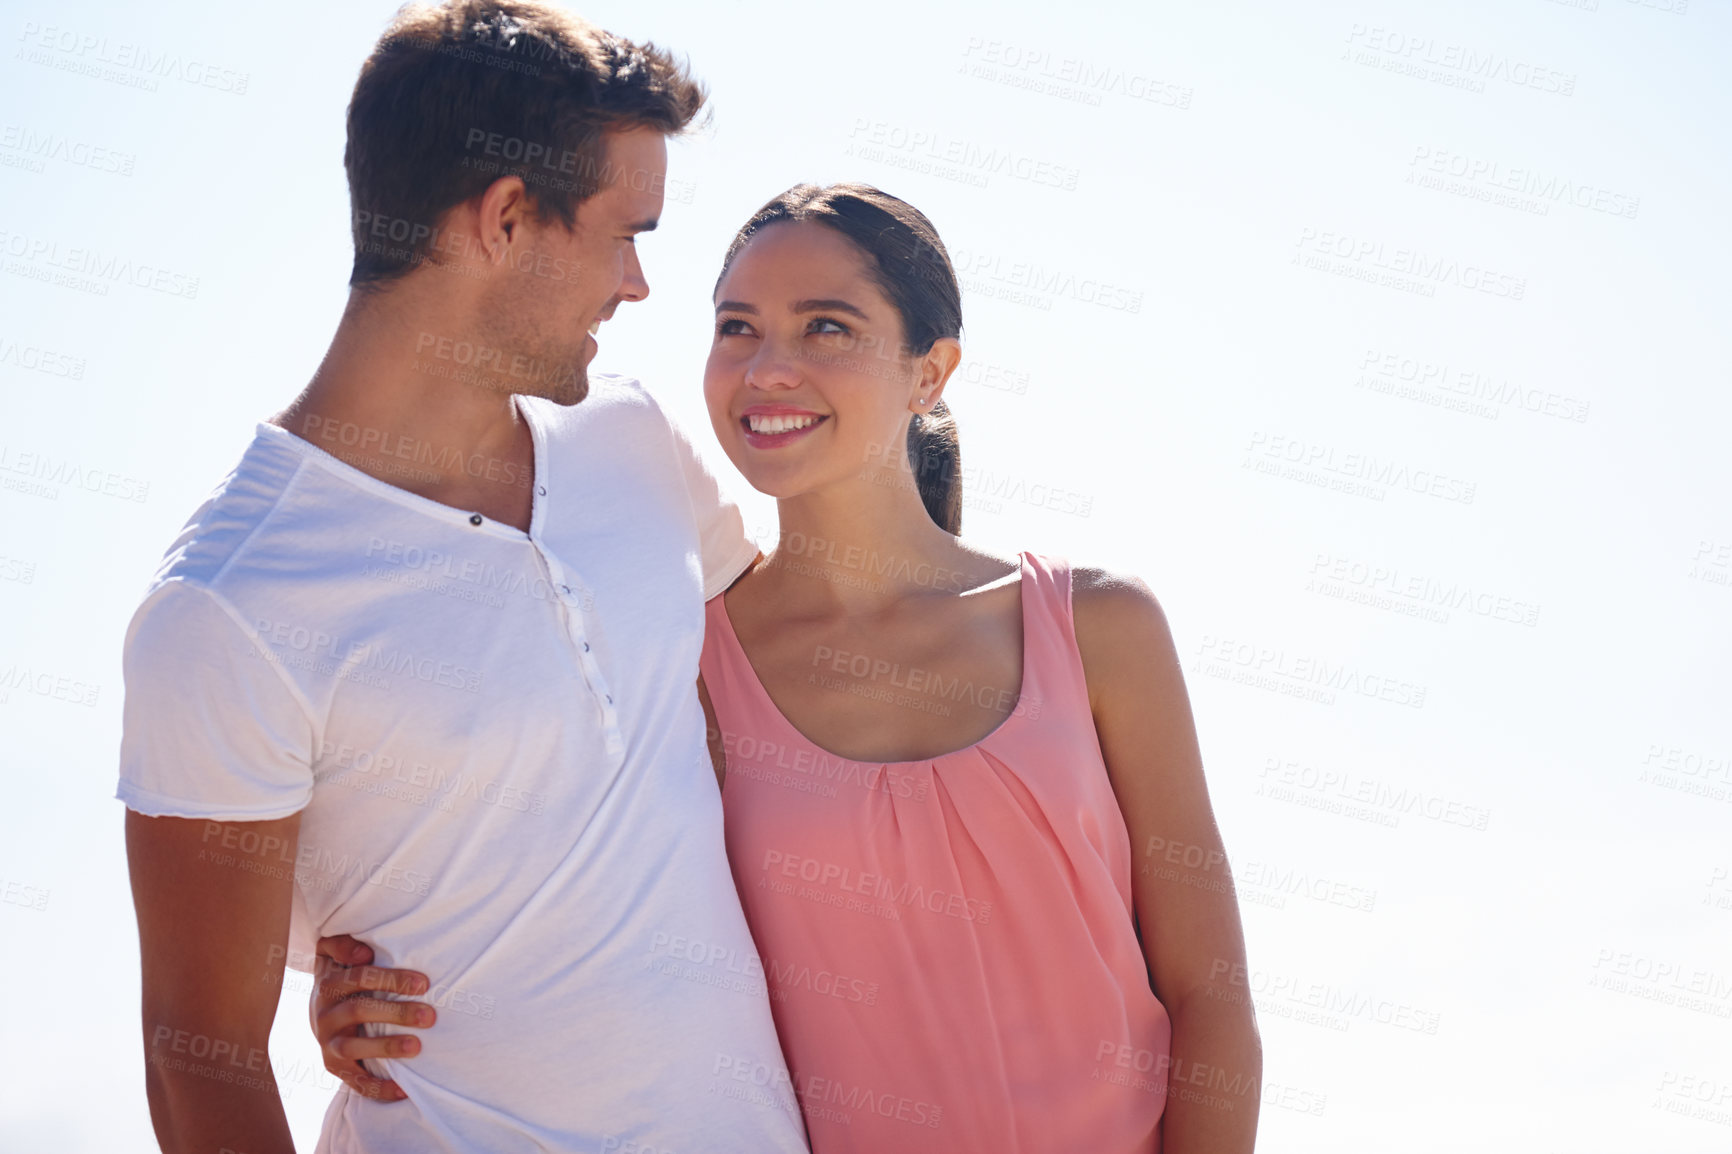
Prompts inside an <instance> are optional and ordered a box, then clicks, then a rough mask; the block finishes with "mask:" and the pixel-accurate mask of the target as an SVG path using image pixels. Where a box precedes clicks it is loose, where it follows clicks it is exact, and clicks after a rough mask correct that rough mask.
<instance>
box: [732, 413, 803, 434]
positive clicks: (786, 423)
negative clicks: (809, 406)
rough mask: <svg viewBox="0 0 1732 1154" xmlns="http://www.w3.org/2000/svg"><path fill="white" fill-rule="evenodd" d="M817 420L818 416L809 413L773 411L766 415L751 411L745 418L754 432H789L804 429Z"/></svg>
mask: <svg viewBox="0 0 1732 1154" xmlns="http://www.w3.org/2000/svg"><path fill="white" fill-rule="evenodd" d="M818 420H819V418H818V417H817V416H815V415H813V414H811V413H804V414H800V415H798V416H796V415H794V414H791V413H787V414H785V413H775V414H772V415H768V416H766V415H764V414H762V413H753V414H752V415H751V416H749V417H747V418H746V424H747V426H748V427H749V428H750V429H751V430H752V432H754V433H791V432H793V431H794V430H795V429H804V428H806V427H807V426H808V425H815V424H817V423H818Z"/></svg>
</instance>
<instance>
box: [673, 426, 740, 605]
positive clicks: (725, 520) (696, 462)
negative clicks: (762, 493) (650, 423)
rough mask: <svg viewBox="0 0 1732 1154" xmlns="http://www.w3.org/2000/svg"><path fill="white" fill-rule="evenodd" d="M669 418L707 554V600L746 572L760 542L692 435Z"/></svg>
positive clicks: (699, 540)
mask: <svg viewBox="0 0 1732 1154" xmlns="http://www.w3.org/2000/svg"><path fill="white" fill-rule="evenodd" d="M664 416H665V413H664ZM667 421H668V427H669V429H671V430H672V431H673V438H674V455H675V456H677V457H678V458H679V462H680V470H681V472H683V473H684V474H685V479H686V492H687V494H689V495H690V497H691V502H692V517H693V518H694V519H695V520H696V521H697V525H698V545H699V548H700V549H701V550H702V551H703V556H704V600H705V601H708V600H709V599H710V598H712V597H714V596H715V595H716V594H718V593H721V592H722V591H723V590H725V589H727V587H728V586H730V585H732V584H733V583H734V578H736V577H738V576H739V575H740V574H741V573H743V572H745V570H746V566H748V565H750V564H751V563H752V558H754V557H756V556H757V555H758V545H757V543H756V542H755V541H753V540H752V539H751V538H750V537H748V536H747V535H746V520H745V518H744V517H742V516H741V515H740V507H739V506H738V505H736V504H734V503H733V502H732V501H730V500H728V498H727V496H726V494H724V493H723V492H722V488H721V485H720V484H719V483H718V482H717V481H716V478H715V475H714V474H712V473H711V472H710V471H709V469H708V468H706V467H705V465H704V462H703V459H702V458H700V457H699V456H698V452H697V449H696V448H694V447H693V445H692V442H691V438H689V437H687V436H686V433H685V430H684V429H682V428H680V426H679V424H678V423H677V422H676V421H674V420H673V419H672V418H671V417H669V418H667Z"/></svg>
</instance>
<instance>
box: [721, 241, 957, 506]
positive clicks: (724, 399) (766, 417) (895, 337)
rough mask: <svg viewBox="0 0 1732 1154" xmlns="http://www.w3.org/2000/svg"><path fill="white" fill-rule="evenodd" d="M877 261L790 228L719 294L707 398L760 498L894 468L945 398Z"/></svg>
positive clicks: (759, 247) (745, 255)
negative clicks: (910, 346) (906, 343)
mask: <svg viewBox="0 0 1732 1154" xmlns="http://www.w3.org/2000/svg"><path fill="white" fill-rule="evenodd" d="M869 260H870V258H869V257H868V256H867V255H866V254H864V253H862V252H861V251H860V250H859V249H858V248H856V247H855V245H854V243H853V242H852V241H850V240H849V239H848V238H847V237H845V236H843V235H842V234H841V233H839V232H837V231H835V230H834V229H831V228H827V227H825V226H824V225H820V224H813V223H810V222H802V223H792V222H782V223H778V224H773V225H770V226H768V227H766V228H764V229H762V230H761V231H759V233H758V234H757V235H756V236H755V237H753V238H752V240H751V241H750V242H748V243H747V245H746V247H745V248H743V249H741V250H740V251H739V253H737V254H736V255H735V257H734V263H733V265H732V267H730V268H729V269H728V273H727V275H726V276H725V277H724V278H723V279H722V283H721V284H720V286H718V288H717V289H716V327H715V332H714V342H713V343H712V345H711V346H710V359H709V362H708V364H707V365H706V366H705V368H704V399H705V401H706V403H707V404H708V405H709V409H710V423H711V424H712V425H713V426H714V427H715V431H716V437H717V439H718V440H720V441H721V443H722V448H723V449H724V450H726V451H727V454H728V458H729V459H730V460H732V461H733V462H734V466H735V468H737V469H739V470H740V473H741V474H742V475H743V476H744V477H745V478H746V480H747V481H748V482H750V483H751V485H752V487H753V488H755V489H757V490H759V491H760V492H763V493H768V494H769V495H771V496H773V497H793V496H798V495H799V494H801V493H807V492H811V491H813V490H815V489H819V488H822V487H825V486H828V485H831V484H834V483H837V482H844V481H849V480H852V479H857V478H862V477H863V475H871V474H874V473H877V472H879V471H880V470H881V469H883V468H884V467H885V466H888V467H890V468H891V469H895V468H897V467H898V466H900V464H901V461H902V458H903V456H904V452H905V450H904V444H905V438H906V436H907V427H908V419H909V416H910V414H912V413H917V412H924V411H926V410H928V409H930V407H931V403H935V402H936V400H937V396H938V391H939V390H938V389H936V388H934V387H932V382H931V381H930V380H923V375H925V376H930V374H923V361H924V360H925V359H926V358H922V357H911V356H908V355H906V354H905V353H904V352H903V348H902V320H901V317H900V315H899V314H898V313H897V311H896V308H895V306H894V305H892V304H891V303H890V301H889V300H888V299H887V298H886V297H885V296H884V294H883V292H882V291H881V290H880V289H879V288H878V286H877V285H876V284H875V283H874V282H873V280H872V277H871V274H870V273H869V272H868V267H869V266H868V261H869ZM921 398H929V403H928V404H926V405H921V404H920V403H919V401H920V399H921Z"/></svg>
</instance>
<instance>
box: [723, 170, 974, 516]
mask: <svg viewBox="0 0 1732 1154" xmlns="http://www.w3.org/2000/svg"><path fill="white" fill-rule="evenodd" d="M782 221H792V222H796V223H798V222H801V221H811V222H812V223H814V224H821V225H823V226H824V227H825V228H832V229H835V230H836V231H837V232H839V233H841V234H842V235H843V236H845V237H847V238H848V239H849V240H851V241H853V242H854V245H855V247H856V248H858V249H859V250H860V251H861V252H862V253H864V254H865V255H866V257H867V258H868V263H869V264H870V265H871V269H872V279H873V280H874V281H875V282H876V283H877V285H878V287H879V289H880V290H882V291H883V293H884V295H885V296H886V297H888V298H890V303H891V304H892V305H894V306H896V311H897V313H898V314H900V315H901V317H902V351H903V353H904V354H906V355H909V356H922V355H924V354H925V353H927V352H928V351H930V350H931V348H932V344H933V342H934V341H936V340H938V339H939V338H940V337H951V338H958V337H960V336H961V335H962V290H961V288H960V287H959V286H958V285H957V283H956V270H955V269H954V268H953V267H951V264H950V254H949V253H948V252H946V251H945V250H944V242H943V241H941V240H939V239H938V230H937V229H935V228H933V227H932V222H931V221H930V220H927V219H926V215H925V214H924V213H922V212H921V211H920V210H919V209H917V208H915V207H914V206H913V205H911V204H909V203H908V202H907V201H905V200H899V199H898V198H896V197H894V196H891V195H890V194H889V193H887V192H884V191H882V190H881V189H877V188H873V187H872V186H871V185H869V184H855V183H846V184H831V185H817V184H796V185H795V186H794V187H793V188H790V189H789V190H788V191H786V192H784V193H782V194H781V195H780V196H778V197H775V198H774V199H772V200H771V201H770V202H769V203H768V204H766V205H764V207H763V208H760V209H759V210H758V211H757V212H755V213H753V214H752V219H750V220H748V221H747V222H746V223H745V225H744V226H742V227H741V229H740V231H739V232H738V233H736V234H734V240H733V243H731V244H730V245H728V252H727V255H726V256H724V257H723V258H722V272H721V276H718V277H717V278H716V287H717V288H718V289H720V288H721V283H722V277H725V276H727V275H728V267H729V266H730V265H732V264H733V263H734V257H736V256H738V255H739V252H740V250H741V249H742V248H744V247H745V246H746V244H747V242H748V241H750V240H751V239H752V237H754V236H755V235H757V233H758V231H759V230H760V229H763V228H766V227H768V226H770V225H772V224H779V223H781V222H782ZM908 464H909V467H910V468H911V469H912V470H913V472H914V483H915V485H917V486H918V487H919V489H920V500H921V503H922V504H924V505H925V506H926V511H927V512H928V513H930V514H931V515H932V519H933V520H934V521H936V522H938V525H939V527H940V528H942V529H944V530H945V531H946V532H949V533H961V532H962V448H961V445H960V444H959V443H958V441H957V436H956V419H955V418H954V417H952V416H951V415H950V409H949V408H948V407H947V406H946V405H945V404H944V402H943V401H939V402H938V403H937V404H936V405H934V406H933V407H932V412H930V413H927V414H924V415H922V414H920V413H916V414H915V415H914V418H913V420H911V421H910V422H909V423H908Z"/></svg>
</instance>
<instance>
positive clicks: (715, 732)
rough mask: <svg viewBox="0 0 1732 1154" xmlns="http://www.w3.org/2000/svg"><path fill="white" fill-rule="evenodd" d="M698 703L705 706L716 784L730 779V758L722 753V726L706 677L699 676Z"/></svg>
mask: <svg viewBox="0 0 1732 1154" xmlns="http://www.w3.org/2000/svg"><path fill="white" fill-rule="evenodd" d="M698 704H700V705H702V706H703V707H704V740H706V741H707V742H709V746H710V766H711V768H713V769H714V770H715V771H716V786H717V788H720V787H721V786H722V785H724V784H725V783H726V782H727V780H728V760H727V758H726V756H724V755H723V753H722V728H721V726H719V725H717V724H716V707H715V706H713V705H711V704H710V691H709V689H708V688H706V687H705V685H704V679H703V677H702V676H701V675H700V676H699V677H698Z"/></svg>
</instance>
